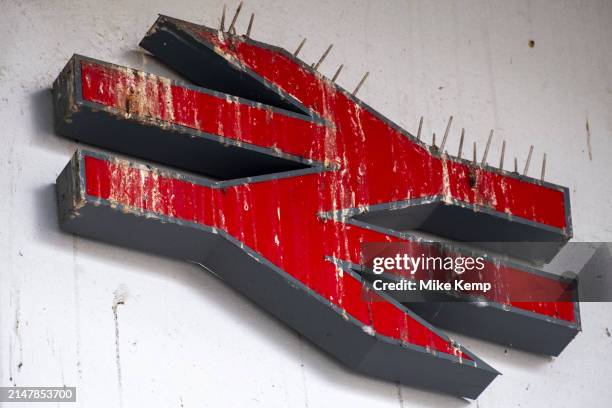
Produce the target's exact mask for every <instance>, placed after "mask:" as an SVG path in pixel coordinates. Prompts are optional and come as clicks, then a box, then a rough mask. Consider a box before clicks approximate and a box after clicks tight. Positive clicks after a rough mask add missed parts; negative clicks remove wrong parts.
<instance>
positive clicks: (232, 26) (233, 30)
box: [219, 2, 370, 96]
mask: <svg viewBox="0 0 612 408" xmlns="http://www.w3.org/2000/svg"><path fill="white" fill-rule="evenodd" d="M240 10H242V2H240V4H238V7H237V8H236V12H235V13H234V17H233V18H232V21H231V23H230V25H229V28H228V29H227V31H226V30H225V11H226V6H225V5H224V6H223V14H221V23H220V25H219V30H220V31H221V32H226V33H228V34H230V35H236V20H238V15H239V14H240ZM253 20H255V13H251V18H250V20H249V25H248V27H247V31H246V34H245V37H247V38H250V36H251V30H252V28H253ZM305 43H306V38H304V39H303V40H302V42H300V45H298V47H297V48H296V50H295V51H294V52H293V56H294V57H296V58H297V56H298V54H299V53H300V51H301V50H302V47H304V44H305ZM333 46H334V45H333V44H330V46H329V47H327V49H326V50H325V52H324V53H323V55H322V56H321V58H319V60H318V61H317V62H316V63H315V62H313V63H312V64H311V67H312V68H313V69H314V70H315V71H317V70H318V69H319V66H321V64H322V63H323V61H325V58H327V55H328V54H329V52H330V51H331V49H332V48H333ZM343 68H344V64H340V66H339V67H338V69H337V70H336V73H335V74H334V76H333V77H332V82H336V80H337V79H338V76H340V72H342V69H343ZM369 75H370V72H366V73H365V74H364V75H363V77H362V78H361V80H360V81H359V83H358V84H357V86H356V87H355V89H354V90H353V96H354V95H356V94H357V92H359V89H361V86H362V85H363V83H364V82H365V80H366V79H367V78H368V76H369Z"/></svg>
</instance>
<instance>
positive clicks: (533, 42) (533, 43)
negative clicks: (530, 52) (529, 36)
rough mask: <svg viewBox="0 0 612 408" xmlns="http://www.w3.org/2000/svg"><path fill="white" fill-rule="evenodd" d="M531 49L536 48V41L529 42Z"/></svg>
mask: <svg viewBox="0 0 612 408" xmlns="http://www.w3.org/2000/svg"><path fill="white" fill-rule="evenodd" d="M528 44H529V48H533V47H535V41H534V40H529V43H528Z"/></svg>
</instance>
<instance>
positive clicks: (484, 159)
mask: <svg viewBox="0 0 612 408" xmlns="http://www.w3.org/2000/svg"><path fill="white" fill-rule="evenodd" d="M452 122H453V117H452V116H451V117H450V118H448V124H447V125H446V130H445V131H444V137H443V138H442V143H441V144H440V147H438V146H436V134H435V133H434V134H433V138H432V139H433V140H432V146H433V147H434V149H436V150H438V151H440V152H444V147H445V146H446V141H447V139H448V133H449V131H450V127H451V123H452ZM422 128H423V117H422V116H421V119H420V120H419V128H418V130H417V136H416V137H417V140H421V129H422ZM464 137H465V129H463V128H462V129H461V137H460V139H459V149H458V151H457V157H458V158H460V159H461V158H462V157H461V155H462V153H463V140H464ZM492 140H493V129H491V132H490V133H489V139H488V140H487V145H486V147H485V151H484V154H483V155H482V160H481V161H480V165H481V166H486V164H487V156H488V155H489V148H490V147H491V141H492ZM505 153H506V141H505V140H504V141H503V142H502V148H501V156H500V158H499V169H500V170H503V169H504V156H505ZM532 154H533V145H531V146H530V147H529V153H528V154H527V161H526V162H525V168H524V169H523V176H526V175H527V172H528V171H529V164H530V163H531V155H532ZM472 162H473V164H474V165H477V164H478V162H477V153H476V142H474V147H473V156H472ZM514 172H515V173H517V174H518V172H519V171H518V160H517V158H516V157H515V158H514ZM545 174H546V153H544V155H543V156H542V172H541V175H540V180H542V181H544V176H545Z"/></svg>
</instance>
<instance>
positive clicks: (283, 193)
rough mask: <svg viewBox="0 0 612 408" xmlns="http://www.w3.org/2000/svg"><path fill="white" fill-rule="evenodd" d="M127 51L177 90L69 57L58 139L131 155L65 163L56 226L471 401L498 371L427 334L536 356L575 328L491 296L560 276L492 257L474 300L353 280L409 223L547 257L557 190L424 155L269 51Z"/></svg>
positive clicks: (341, 94)
mask: <svg viewBox="0 0 612 408" xmlns="http://www.w3.org/2000/svg"><path fill="white" fill-rule="evenodd" d="M141 46H142V47H143V48H145V49H146V50H148V51H149V52H151V53H152V54H154V55H155V56H156V57H157V58H158V59H159V60H161V61H162V62H164V63H165V64H167V65H168V66H169V67H170V68H172V69H174V70H175V71H177V72H178V73H180V74H181V75H182V76H184V77H185V78H187V79H188V80H189V81H191V83H190V84H187V83H180V82H176V81H172V80H169V79H165V78H161V77H158V76H155V75H152V74H148V73H145V72H141V71H136V70H133V69H129V68H124V67H120V66H116V65H112V64H108V63H104V62H100V61H96V60H93V59H90V58H86V57H82V56H74V57H73V58H72V59H71V60H70V61H69V62H68V64H67V65H66V67H65V68H64V70H63V71H62V73H61V74H60V75H59V77H58V78H57V80H56V81H55V83H54V85H53V91H54V104H55V122H56V129H57V132H58V133H59V134H61V135H63V136H66V137H69V138H71V139H75V140H77V141H80V142H83V143H86V144H89V145H94V146H98V147H102V148H105V149H108V150H109V151H112V152H117V153H119V154H122V155H126V156H131V157H127V158H126V156H119V155H116V154H115V153H109V152H107V151H99V150H86V149H79V150H78V151H77V152H76V154H75V155H74V157H73V158H72V160H71V161H70V163H69V164H68V165H67V166H66V168H65V169H64V171H63V172H62V173H61V175H60V176H59V178H58V179H57V192H58V200H59V212H60V214H59V216H60V224H61V226H62V228H63V229H64V230H66V231H69V232H71V233H75V234H78V235H82V236H85V237H91V238H95V239H100V240H103V241H107V242H111V243H114V244H118V245H121V246H126V247H130V248H136V249H140V250H145V251H151V252H154V253H157V254H162V255H167V256H171V257H176V258H181V259H185V260H189V261H192V262H198V263H201V264H203V265H205V266H206V267H207V268H208V269H210V270H211V271H213V272H214V273H215V274H216V275H218V276H219V277H220V278H221V279H223V280H224V281H226V282H227V283H228V284H229V285H231V286H232V287H234V288H236V289H237V290H238V291H240V292H241V293H243V294H244V295H245V296H247V297H248V298H250V299H251V300H253V301H254V302H255V303H257V304H258V305H260V306H261V307H262V308H264V309H265V310H267V311H269V312H270V313H272V314H273V315H274V316H276V317H278V318H279V319H280V320H282V321H284V322H285V323H286V324H288V325H289V326H291V327H292V328H293V329H295V330H297V331H298V332H299V333H301V334H302V335H304V336H305V337H307V338H308V339H310V340H311V341H312V342H314V343H315V344H317V345H318V346H319V347H320V348H321V349H323V350H325V351H326V352H328V353H330V354H332V355H333V356H334V357H335V358H337V359H338V360H340V361H342V362H343V363H345V364H346V365H348V366H349V367H351V368H353V369H355V370H357V371H359V372H362V373H366V374H368V375H373V376H377V377H381V378H384V379H388V380H391V381H396V382H400V383H403V384H409V385H415V386H420V387H426V388H429V389H434V390H437V391H440V392H446V393H452V394H456V395H460V396H465V397H469V398H476V397H477V396H478V395H479V394H480V393H481V392H482V391H483V390H484V389H485V388H486V387H487V385H488V384H489V383H490V382H491V381H493V379H494V378H495V377H496V376H497V375H498V372H497V371H496V370H495V369H493V368H491V367H490V366H489V365H487V364H486V363H485V362H483V361H482V360H480V359H479V358H478V357H477V356H475V355H474V354H473V353H471V352H469V351H468V350H466V349H465V348H463V347H461V346H460V345H458V344H456V343H454V342H453V341H452V340H451V339H449V338H448V337H447V336H446V335H445V334H444V333H442V332H441V331H440V330H439V329H438V328H437V327H434V325H436V326H439V327H444V328H448V329H452V330H457V331H463V332H466V333H468V334H470V335H473V336H477V337H482V338H485V339H489V340H493V341H496V342H500V343H503V344H509V345H513V346H515V347H520V348H522V349H526V350H529V351H533V352H537V353H545V354H549V355H557V354H559V352H560V351H561V350H562V349H563V348H564V347H565V346H566V345H567V344H568V343H569V342H570V341H571V339H572V338H573V337H574V336H575V335H576V333H577V332H578V330H579V329H580V322H579V314H578V308H577V303H576V302H557V301H548V302H538V301H513V300H512V299H510V298H509V296H507V295H508V294H507V291H508V290H510V289H508V288H509V282H513V281H515V280H516V279H521V280H522V281H523V282H527V283H529V282H534V283H536V284H537V286H538V287H539V288H540V289H541V288H545V289H546V288H555V287H558V286H559V284H560V280H559V278H556V277H554V276H551V275H547V274H544V273H542V272H539V271H537V270H535V269H533V268H529V267H519V266H517V265H515V264H510V263H506V262H505V261H504V260H502V259H496V258H495V257H492V256H490V255H484V256H485V259H486V260H487V263H488V264H489V266H490V267H491V268H493V270H494V271H495V273H494V276H495V279H494V280H493V282H492V285H493V288H492V290H491V291H490V294H489V295H486V296H488V297H486V298H485V299H484V301H483V299H480V301H479V302H456V303H449V304H445V305H441V304H437V305H435V304H433V303H431V304H430V303H426V302H425V303H419V304H418V305H416V304H415V305H411V304H403V303H400V302H399V301H397V300H396V299H394V298H393V297H392V296H390V295H389V294H388V293H385V292H380V291H375V290H374V289H373V287H372V286H371V285H370V282H369V281H368V280H367V279H365V278H364V277H363V274H362V273H360V271H359V265H360V264H361V244H362V243H363V242H391V243H402V242H404V243H411V244H414V245H417V246H418V245H427V243H425V242H423V241H419V240H417V239H415V238H414V237H413V236H412V235H410V234H408V233H406V232H405V231H406V230H409V229H410V230H411V229H415V228H418V229H421V230H424V231H427V232H430V233H434V234H437V235H440V236H444V237H445V238H448V239H451V240H454V241H546V242H552V243H554V245H552V249H549V251H548V253H545V254H540V255H539V256H542V257H543V258H550V257H551V256H554V253H555V252H556V251H558V249H559V248H560V247H561V246H562V245H563V244H564V243H565V242H566V241H567V240H568V239H569V238H570V237H571V234H572V232H571V218H570V212H569V194H568V191H567V189H566V188H563V187H560V186H556V185H552V184H549V183H543V182H540V181H537V180H533V179H530V178H526V177H522V176H519V175H517V174H515V173H509V172H505V171H500V170H496V169H492V168H489V167H486V166H477V165H475V164H472V163H470V162H467V161H464V160H460V159H456V158H451V157H448V156H446V155H445V154H440V153H439V152H437V151H436V150H435V149H431V148H429V147H427V146H425V145H424V144H423V143H421V142H419V141H418V140H417V139H416V138H415V137H413V136H412V135H411V134H409V133H408V132H406V131H404V130H402V129H400V128H399V127H398V126H396V125H395V124H393V123H391V122H390V121H389V120H388V119H386V118H385V117H383V116H382V115H381V114H379V113H377V112H376V111H374V110H373V109H372V108H370V107H369V106H367V105H366V104H364V103H363V102H362V101H360V100H358V99H357V98H356V97H354V96H353V95H352V94H351V93H350V92H346V91H345V90H343V89H342V88H340V87H339V86H337V85H336V84H334V83H333V82H332V81H330V80H328V79H326V78H324V77H323V76H322V75H320V74H319V73H318V72H316V71H315V70H314V69H313V68H311V67H310V66H308V65H306V64H304V63H302V62H301V61H299V60H298V59H297V58H295V57H294V56H293V55H292V54H290V53H288V52H287V51H285V50H283V49H280V48H277V47H273V46H269V45H266V44H262V43H258V42H256V41H253V40H251V39H249V38H246V37H242V36H235V35H229V34H226V33H221V32H219V31H217V30H213V29H210V28H206V27H203V26H200V25H196V24H191V23H188V22H185V21H180V20H176V19H173V18H169V17H165V16H161V17H159V19H158V20H157V21H156V23H155V24H154V25H153V27H152V28H151V29H150V30H149V32H148V33H147V35H146V36H145V38H144V39H143V40H142V43H141ZM483 251H485V249H483ZM483 253H484V252H483ZM512 255H514V256H518V257H521V256H526V257H528V258H529V257H530V256H532V255H533V254H532V255H525V253H522V252H520V251H519V252H518V253H515V254H512ZM539 260H540V261H541V260H542V259H539ZM517 277H518V278H517ZM466 299H468V300H469V294H466Z"/></svg>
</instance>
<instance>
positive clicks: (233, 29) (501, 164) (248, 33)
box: [219, 2, 546, 181]
mask: <svg viewBox="0 0 612 408" xmlns="http://www.w3.org/2000/svg"><path fill="white" fill-rule="evenodd" d="M240 10H242V2H240V4H238V7H237V8H236V12H235V13H234V17H233V18H232V21H231V23H230V25H229V28H228V29H227V31H226V30H225V11H226V6H225V5H224V6H223V14H222V15H221V23H220V27H219V30H220V31H221V32H227V33H228V34H230V35H236V27H235V26H236V20H238V15H239V14H240ZM254 20H255V13H251V18H250V19H249V25H248V27H247V31H246V35H245V36H246V37H247V38H250V36H251V30H252V28H253V21H254ZM305 43H306V38H304V39H303V40H302V41H301V42H300V44H299V45H298V47H297V48H296V50H295V51H294V52H293V56H294V57H296V58H297V56H298V54H299V53H300V51H301V50H302V48H303V47H304V44H305ZM333 46H334V45H333V44H330V45H329V47H327V49H326V50H325V52H324V53H323V55H321V58H319V60H318V61H317V62H316V63H315V62H313V63H312V64H311V67H312V68H313V69H314V70H315V71H317V70H318V69H319V67H320V66H321V64H322V63H323V61H325V58H327V55H328V54H329V52H330V51H331V49H332V47H333ZM343 68H344V64H340V66H339V67H338V69H337V70H336V73H335V74H334V76H333V77H332V79H331V80H332V82H334V83H335V82H336V80H337V79H338V76H339V75H340V72H342V69H343ZM369 75H370V72H369V71H368V72H366V73H365V74H364V75H363V77H362V78H361V80H360V81H359V83H358V84H357V86H356V87H355V89H354V90H353V95H356V94H357V92H359V89H360V88H361V86H362V85H363V83H364V82H365V80H366V79H367V78H368V76H369ZM452 122H453V117H452V116H451V117H450V118H449V119H448V124H447V125H446V130H445V131H444V137H443V138H442V143H441V144H440V147H438V146H436V134H435V133H434V134H433V141H432V146H433V147H434V149H437V150H439V151H440V152H443V153H444V147H445V146H446V140H447V138H448V133H449V131H450V127H451V123H452ZM422 128H423V117H422V116H421V119H420V121H419V128H418V131H417V140H421V129H422ZM464 136H465V129H461V138H460V139H459V151H458V152H457V157H458V158H460V159H461V158H462V157H461V155H462V150H463V139H464ZM492 140H493V129H491V133H489V139H488V140H487V145H486V147H485V151H484V154H483V156H482V160H481V162H480V165H481V166H485V165H486V164H487V155H488V154H489V148H490V147H491V141H492ZM505 153H506V141H505V140H504V141H503V143H502V149H501V157H500V159H499V169H500V170H503V169H504V155H505ZM532 153H533V145H531V147H530V148H529V154H528V155H527V161H526V162H525V168H524V169H523V175H524V176H526V175H527V171H529V164H530V163H531V155H532ZM476 156H477V154H476V142H474V148H473V158H472V162H473V164H474V165H477V164H478V163H477V157H476ZM514 172H515V173H517V174H518V160H517V158H516V157H515V158H514ZM545 173H546V153H544V156H543V157H542V173H541V176H540V180H542V181H544V175H545Z"/></svg>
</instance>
